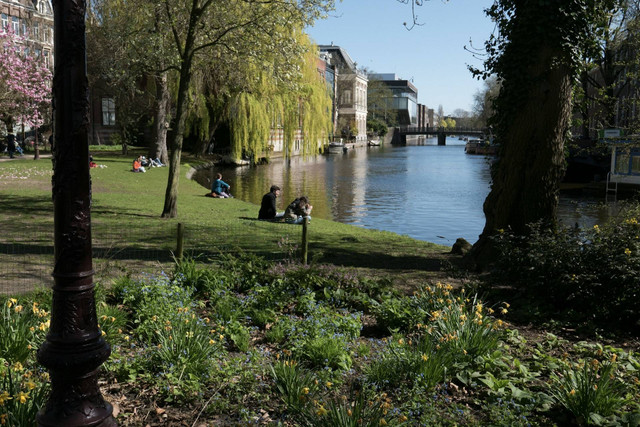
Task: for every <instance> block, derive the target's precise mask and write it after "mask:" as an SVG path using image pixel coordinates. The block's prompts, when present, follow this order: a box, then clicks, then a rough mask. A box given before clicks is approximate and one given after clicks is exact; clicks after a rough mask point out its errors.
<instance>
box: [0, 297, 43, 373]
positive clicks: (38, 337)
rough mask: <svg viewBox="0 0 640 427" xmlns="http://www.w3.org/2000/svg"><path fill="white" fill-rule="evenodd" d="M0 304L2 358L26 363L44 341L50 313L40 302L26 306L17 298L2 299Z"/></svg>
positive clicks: (0, 348) (10, 361) (0, 349)
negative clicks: (41, 306)
mask: <svg viewBox="0 0 640 427" xmlns="http://www.w3.org/2000/svg"><path fill="white" fill-rule="evenodd" d="M0 304H1V306H0V358H1V359H5V360H6V361H7V362H9V363H15V362H19V363H25V362H26V361H27V359H28V358H29V357H30V356H31V355H32V354H33V351H34V349H36V348H38V346H39V345H40V344H41V343H42V342H43V341H44V333H45V331H47V330H48V329H49V313H47V311H46V310H43V309H40V308H39V307H38V303H33V304H32V306H31V307H25V306H23V305H21V304H19V302H18V300H17V299H16V298H8V299H1V300H0Z"/></svg>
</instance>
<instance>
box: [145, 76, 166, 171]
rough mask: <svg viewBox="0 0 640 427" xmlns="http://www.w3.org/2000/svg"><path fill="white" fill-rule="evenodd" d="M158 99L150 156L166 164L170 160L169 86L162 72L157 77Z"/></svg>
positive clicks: (156, 100)
mask: <svg viewBox="0 0 640 427" xmlns="http://www.w3.org/2000/svg"><path fill="white" fill-rule="evenodd" d="M155 81H156V82H155V83H156V99H155V104H156V105H155V126H154V128H153V134H154V135H153V145H152V147H151V150H149V157H150V158H152V159H156V158H158V159H160V161H161V162H162V163H164V164H167V163H168V161H169V154H168V152H167V131H168V129H169V120H168V117H167V116H168V112H169V98H170V94H169V87H168V85H167V74H166V73H162V74H160V75H159V76H156V77H155Z"/></svg>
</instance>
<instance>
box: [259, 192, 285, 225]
mask: <svg viewBox="0 0 640 427" xmlns="http://www.w3.org/2000/svg"><path fill="white" fill-rule="evenodd" d="M279 195H280V187H278V186H277V185H272V186H271V188H270V189H269V192H268V193H267V194H265V195H264V196H262V204H261V205H260V212H258V219H273V218H275V217H276V198H277V197H278V196H279Z"/></svg>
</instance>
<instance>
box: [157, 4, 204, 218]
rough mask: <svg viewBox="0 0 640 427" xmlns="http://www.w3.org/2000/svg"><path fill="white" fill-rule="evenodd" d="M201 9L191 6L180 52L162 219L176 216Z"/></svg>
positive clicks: (196, 5) (197, 6) (198, 5)
mask: <svg viewBox="0 0 640 427" xmlns="http://www.w3.org/2000/svg"><path fill="white" fill-rule="evenodd" d="M202 13H203V9H201V8H200V4H199V2H198V1H197V0H193V3H192V5H191V16H190V17H189V24H188V28H187V34H186V37H185V41H184V47H183V48H182V49H181V51H182V55H181V56H182V58H181V59H182V62H181V64H180V82H179V83H178V103H177V105H176V118H175V126H174V129H173V130H172V132H171V158H170V160H169V179H168V180H167V191H166V192H165V196H164V208H163V210H162V215H161V216H162V218H175V217H177V216H178V182H179V181H180V158H181V157H182V142H183V139H184V129H185V124H186V122H187V111H188V105H187V103H188V92H189V85H190V84H191V66H192V63H193V55H194V46H195V42H196V40H195V31H196V26H197V25H199V21H200V16H201V14H202Z"/></svg>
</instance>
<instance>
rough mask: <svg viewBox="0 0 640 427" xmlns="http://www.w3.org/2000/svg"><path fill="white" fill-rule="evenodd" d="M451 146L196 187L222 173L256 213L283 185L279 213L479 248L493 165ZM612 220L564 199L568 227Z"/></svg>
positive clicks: (231, 173) (282, 166)
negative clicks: (291, 206)
mask: <svg viewBox="0 0 640 427" xmlns="http://www.w3.org/2000/svg"><path fill="white" fill-rule="evenodd" d="M447 144H448V145H447V146H438V145H437V142H436V140H435V139H434V138H429V139H426V140H420V141H419V142H418V143H417V144H414V145H407V146H401V147H400V146H389V145H384V146H380V147H362V148H357V149H354V150H349V151H348V152H347V153H346V154H331V155H326V156H318V157H315V158H310V159H307V160H306V161H305V160H303V159H301V158H294V159H291V160H289V161H287V162H283V161H274V162H272V163H271V164H269V165H265V166H260V167H257V168H248V167H242V168H231V169H229V168H228V169H215V170H210V171H202V172H200V173H199V174H198V175H197V176H196V177H195V179H196V180H197V181H198V182H199V183H201V184H202V185H205V186H207V187H209V186H210V183H211V178H212V176H213V174H214V173H215V172H221V173H222V174H223V179H224V180H225V181H226V182H228V183H229V184H230V185H231V192H232V194H233V195H234V196H235V197H237V198H240V199H242V200H245V201H248V202H251V203H254V204H256V205H259V204H260V201H261V199H262V196H263V195H264V194H265V193H266V192H267V191H268V190H269V187H270V186H271V185H272V184H276V185H278V186H280V187H281V189H282V195H281V196H280V197H279V198H278V201H277V205H278V209H279V210H284V209H285V207H286V206H287V204H288V203H289V202H290V201H291V200H293V199H294V198H296V197H298V196H300V195H307V196H308V197H309V198H310V200H311V203H312V204H313V206H314V208H313V216H314V217H318V218H324V219H330V220H335V221H339V222H343V223H348V224H353V225H357V226H361V227H366V228H372V229H379V230H388V231H392V232H394V233H398V234H406V235H409V236H411V237H414V238H416V239H421V240H427V241H431V242H436V243H441V244H447V245H451V244H452V243H453V242H455V239H456V238H458V237H464V238H465V239H467V240H469V241H470V242H474V241H476V240H477V237H478V235H479V234H480V233H481V232H482V228H483V227H484V222H485V219H484V214H483V212H482V204H483V203H484V200H485V198H486V196H487V194H488V192H489V183H490V172H489V167H490V165H489V160H488V159H487V158H485V157H483V156H474V155H466V154H465V153H464V142H463V141H462V140H458V139H456V138H448V140H447ZM423 145H426V146H423ZM255 214H256V217H257V215H258V208H257V207H256V212H255ZM608 215H610V212H608V210H607V209H606V208H600V207H598V205H597V204H596V203H594V202H593V200H592V199H584V200H580V199H577V198H569V199H567V198H562V199H561V203H560V209H559V217H560V218H561V220H562V222H564V223H565V224H568V225H573V224H574V223H578V224H579V225H580V226H592V225H593V224H596V223H602V222H603V220H604V219H605V218H606V217H607V216H608Z"/></svg>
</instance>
